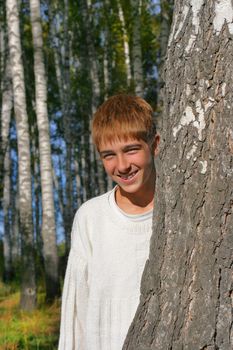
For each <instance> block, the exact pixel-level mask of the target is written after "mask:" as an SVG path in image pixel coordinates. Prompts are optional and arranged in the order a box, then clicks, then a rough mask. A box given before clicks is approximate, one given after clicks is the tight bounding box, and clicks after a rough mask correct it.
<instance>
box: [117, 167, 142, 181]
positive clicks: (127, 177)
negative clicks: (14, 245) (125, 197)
mask: <svg viewBox="0 0 233 350" xmlns="http://www.w3.org/2000/svg"><path fill="white" fill-rule="evenodd" d="M137 172H138V170H135V171H134V172H132V173H130V174H127V175H118V176H119V177H120V178H121V179H122V180H126V181H127V180H131V179H132V178H133V177H134V176H135V175H136V174H137Z"/></svg>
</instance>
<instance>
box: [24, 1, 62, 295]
mask: <svg viewBox="0 0 233 350" xmlns="http://www.w3.org/2000/svg"><path fill="white" fill-rule="evenodd" d="M30 15H31V25H32V37H33V48H34V73H35V89H36V115H37V125H38V131H39V152H40V172H41V188H42V212H43V214H42V238H43V254H44V261H45V273H46V298H47V300H52V299H53V298H54V297H55V296H57V295H58V294H59V279H58V256H57V246H56V227H55V212H54V198H53V175H52V159H51V147H50V132H49V120H48V111H47V79H46V74H45V66H44V61H43V41H42V27H41V18H40V2H39V0H30Z"/></svg>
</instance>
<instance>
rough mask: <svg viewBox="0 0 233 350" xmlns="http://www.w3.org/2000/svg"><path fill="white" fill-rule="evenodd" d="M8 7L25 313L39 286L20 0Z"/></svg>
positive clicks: (33, 302) (34, 299) (34, 300)
mask: <svg viewBox="0 0 233 350" xmlns="http://www.w3.org/2000/svg"><path fill="white" fill-rule="evenodd" d="M6 7H7V26H8V42H9V51H10V60H11V74H12V82H13V97H14V112H15V120H16V128H17V144H18V172H19V214H20V231H21V239H22V265H21V267H22V273H21V276H22V285H21V307H22V308H23V309H25V310H32V309H33V308H35V305H36V284H35V262H34V244H33V243H34V242H33V224H32V193H31V157H30V142H29V128H28V117H27V111H26V96H25V85H24V71H23V64H22V51H21V43H20V30H19V14H18V7H17V1H16V0H7V1H6Z"/></svg>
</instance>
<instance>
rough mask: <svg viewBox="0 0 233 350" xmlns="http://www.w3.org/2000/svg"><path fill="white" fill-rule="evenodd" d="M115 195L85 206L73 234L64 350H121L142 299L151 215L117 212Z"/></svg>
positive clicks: (62, 336) (64, 311) (66, 284)
mask: <svg viewBox="0 0 233 350" xmlns="http://www.w3.org/2000/svg"><path fill="white" fill-rule="evenodd" d="M113 198H114V190H112V191H110V192H108V193H106V194H104V195H102V196H99V197H96V198H93V199H91V200H89V201H87V202H86V203H84V204H83V205H82V206H81V207H80V209H79V210H78V211H77V213H76V215H75V219H74V223H73V228H72V244H71V251H70V255H69V260H68V265H67V270H66V276H65V282H64V288H63V296H62V317H61V328H60V340H59V350H121V349H122V346H123V342H124V339H125V337H126V334H127V331H128V328H129V326H130V323H131V322H132V320H133V317H134V315H135V312H136V309H137V305H138V303H139V296H140V280H141V275H142V272H143V268H144V265H145V262H146V259H147V257H148V253H149V240H150V236H151V226H152V213H151V215H149V216H148V215H142V216H141V220H138V216H137V220H130V218H127V217H126V216H124V215H123V214H121V213H120V211H119V212H117V211H116V210H113V208H112V205H113V203H112V200H114V199H113Z"/></svg>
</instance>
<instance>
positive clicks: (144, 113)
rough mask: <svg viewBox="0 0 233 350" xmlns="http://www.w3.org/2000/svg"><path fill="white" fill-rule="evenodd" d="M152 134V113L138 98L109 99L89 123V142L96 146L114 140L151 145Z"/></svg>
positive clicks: (148, 106)
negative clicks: (138, 141)
mask: <svg viewBox="0 0 233 350" xmlns="http://www.w3.org/2000/svg"><path fill="white" fill-rule="evenodd" d="M155 134H156V127H155V122H154V120H153V110H152V108H151V106H150V105H149V104H148V103H147V102H146V101H145V100H143V99H142V98H141V97H138V96H131V95H126V94H119V95H115V96H112V97H110V98H109V99H108V100H107V101H106V102H104V103H103V104H102V105H101V106H100V107H99V108H98V109H97V111H96V113H95V115H94V119H93V123H92V137H93V142H94V144H95V145H96V147H97V149H98V150H99V148H100V145H101V144H102V143H106V142H112V141H114V140H120V139H121V140H122V139H123V140H128V139H138V140H140V139H142V140H143V141H145V142H146V143H148V144H150V143H151V142H152V143H153V140H154V137H155Z"/></svg>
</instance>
